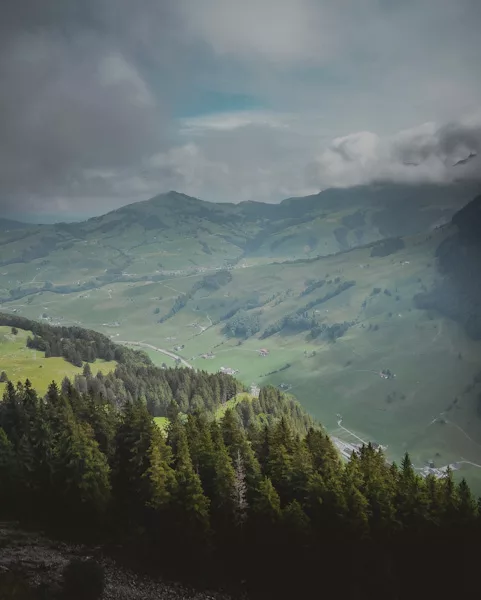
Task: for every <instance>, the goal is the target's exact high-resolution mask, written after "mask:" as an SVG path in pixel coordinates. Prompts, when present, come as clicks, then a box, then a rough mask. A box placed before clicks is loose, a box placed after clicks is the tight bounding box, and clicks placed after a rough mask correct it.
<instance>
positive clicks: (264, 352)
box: [259, 348, 269, 356]
mask: <svg viewBox="0 0 481 600" xmlns="http://www.w3.org/2000/svg"><path fill="white" fill-rule="evenodd" d="M259 356H269V350H268V349H267V348H261V349H260V350H259Z"/></svg>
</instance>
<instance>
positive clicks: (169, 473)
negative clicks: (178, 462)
mask: <svg viewBox="0 0 481 600" xmlns="http://www.w3.org/2000/svg"><path fill="white" fill-rule="evenodd" d="M148 457H149V468H148V469H147V470H146V471H145V473H144V474H143V477H145V478H146V479H147V480H148V484H149V488H150V491H149V494H148V500H147V505H148V506H149V507H151V508H153V509H155V510H157V511H165V510H166V509H167V508H168V507H169V505H170V503H171V498H172V494H175V492H176V489H175V488H176V479H175V472H174V470H173V468H172V466H171V464H172V460H173V457H172V451H171V449H170V447H169V446H167V444H166V443H165V440H164V437H163V435H162V433H161V432H160V430H159V429H158V428H157V429H154V430H153V432H152V439H151V442H150V447H149V450H148Z"/></svg>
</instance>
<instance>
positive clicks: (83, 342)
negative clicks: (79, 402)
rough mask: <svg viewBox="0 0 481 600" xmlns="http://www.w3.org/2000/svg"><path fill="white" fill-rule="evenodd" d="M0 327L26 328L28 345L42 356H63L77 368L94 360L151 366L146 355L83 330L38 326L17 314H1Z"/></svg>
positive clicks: (103, 336)
mask: <svg viewBox="0 0 481 600" xmlns="http://www.w3.org/2000/svg"><path fill="white" fill-rule="evenodd" d="M0 325H6V326H8V327H12V328H19V329H25V330H27V331H31V332H32V336H29V337H28V338H27V346H28V347H29V348H33V349H35V350H40V351H41V352H44V353H45V357H46V358H49V357H51V356H63V357H64V358H65V360H67V361H68V362H70V363H72V364H73V365H75V366H77V367H81V366H82V365H83V363H84V362H89V363H93V362H95V360H96V359H97V358H100V359H103V360H107V361H110V360H116V361H117V362H119V363H121V364H142V365H152V362H151V360H150V358H149V357H148V355H147V354H145V353H144V352H142V351H141V350H133V349H131V348H126V347H125V346H120V345H118V344H114V342H112V340H111V339H110V338H108V337H107V336H106V335H103V334H102V333H99V332H97V331H93V330H91V329H84V328H82V327H65V326H57V327H56V326H53V325H49V324H47V323H39V322H37V321H32V320H31V319H27V318H25V317H20V316H18V315H11V314H7V313H0Z"/></svg>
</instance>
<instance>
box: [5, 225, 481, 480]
mask: <svg viewBox="0 0 481 600" xmlns="http://www.w3.org/2000/svg"><path fill="white" fill-rule="evenodd" d="M450 235H451V230H450V229H449V228H444V229H440V230H436V231H435V232H433V233H432V234H428V235H418V236H414V237H412V238H406V239H405V240H404V247H403V248H400V249H398V250H396V251H394V252H393V253H392V254H388V255H387V256H382V255H381V256H376V254H377V253H378V251H377V250H376V249H378V248H379V246H376V245H374V246H367V247H364V248H358V249H353V250H350V251H347V252H343V253H339V254H336V255H333V256H328V257H321V258H317V259H306V260H300V261H297V262H287V263H286V262H284V263H280V262H279V263H277V264H261V265H257V266H256V265H254V266H250V267H246V268H237V269H234V270H232V271H230V273H231V280H230V281H228V282H226V283H224V284H223V285H220V286H219V287H218V288H217V289H213V288H208V287H205V286H202V287H200V286H199V285H196V284H199V283H200V282H202V280H203V278H204V277H205V275H204V274H198V275H193V276H192V275H189V276H186V275H184V276H178V277H172V278H169V279H168V280H166V281H164V282H153V281H142V282H136V283H123V282H122V283H113V284H111V285H109V286H104V287H103V288H101V289H99V290H91V291H88V292H82V293H71V294H66V295H59V294H55V293H52V292H48V291H45V292H43V294H41V295H35V296H32V300H31V302H30V303H29V304H27V303H25V302H11V303H7V304H6V305H4V309H5V308H9V309H11V310H13V309H15V310H17V311H21V313H22V314H23V315H25V316H29V317H31V318H38V316H39V314H42V313H45V314H46V315H48V317H49V318H50V319H51V320H52V321H53V322H60V321H62V322H66V323H70V322H80V323H81V324H82V325H84V326H86V327H90V328H93V329H97V330H99V331H102V332H103V333H105V334H107V335H110V336H113V339H115V340H118V341H125V340H128V341H141V342H145V343H149V344H151V345H153V346H155V347H159V348H163V349H168V350H170V351H173V352H174V353H176V354H180V355H181V356H183V357H184V358H185V359H187V360H188V361H189V362H190V363H191V364H193V365H194V366H195V367H196V368H201V369H205V370H208V371H217V370H218V369H220V368H221V367H230V368H232V369H234V370H238V371H239V373H238V374H237V377H239V378H240V379H241V380H242V381H243V382H244V383H245V384H247V385H250V384H251V383H256V384H258V385H264V384H266V383H272V384H274V385H282V386H283V387H284V389H288V390H292V393H293V394H295V395H296V397H297V398H298V399H299V400H300V401H301V402H302V404H303V405H304V406H305V407H306V408H307V409H308V410H309V411H310V412H312V413H313V415H314V416H315V417H317V418H319V419H320V420H321V421H322V422H323V423H324V424H325V425H326V426H327V427H328V429H329V431H331V432H333V433H334V434H335V435H336V436H337V437H340V438H342V439H345V440H346V441H356V437H354V436H357V437H358V438H360V439H363V440H374V441H377V442H379V443H382V444H384V445H387V446H388V450H387V452H388V455H389V456H390V457H391V458H393V459H396V460H398V459H399V456H400V455H401V453H402V452H403V451H405V450H409V451H410V452H411V453H412V454H413V457H414V459H415V460H416V463H417V464H418V465H422V464H423V462H424V461H426V460H429V459H433V460H435V462H436V463H437V464H439V465H441V464H447V463H452V462H456V461H462V460H466V461H471V462H473V463H475V464H481V446H480V444H481V419H480V418H479V417H478V415H477V387H474V388H472V389H471V387H470V386H471V384H472V382H473V380H474V378H475V376H476V374H477V373H478V372H479V370H480V365H481V348H480V345H479V344H477V343H476V342H474V341H473V340H471V339H470V338H469V337H468V336H467V335H466V334H465V332H464V330H463V328H462V327H461V326H460V325H458V324H457V323H456V322H453V321H451V320H446V319H445V318H444V317H443V316H441V315H439V314H438V313H435V312H432V313H431V312H429V311H426V310H423V309H419V308H417V307H416V305H415V302H414V300H413V299H414V298H415V297H416V296H417V295H418V294H419V293H423V292H425V291H427V290H429V289H430V288H431V286H432V285H433V284H434V282H435V280H436V278H437V273H436V269H435V262H436V251H437V248H438V247H439V245H440V244H441V243H442V242H443V241H444V240H446V239H448V238H449V237H450ZM373 254H374V256H373ZM381 254H383V253H382V252H381ZM321 282H322V283H321ZM353 282H355V284H353ZM345 284H349V286H348V285H345ZM179 297H185V298H186V302H185V305H184V306H182V307H181V308H180V309H179V310H178V312H176V313H175V314H173V316H170V317H169V314H171V313H172V308H173V307H174V306H175V304H176V301H177V303H178V298H179ZM236 311H237V312H236ZM242 314H243V315H244V320H245V318H247V317H253V320H254V321H255V322H258V327H259V330H258V331H254V332H253V333H252V332H251V333H252V335H251V336H250V337H247V339H245V333H244V334H242V333H241V334H240V335H239V336H238V337H233V336H232V335H231V334H230V333H229V329H228V328H226V324H227V323H230V322H231V320H232V319H235V318H236V316H237V317H239V315H241V316H242ZM293 315H297V316H299V315H300V316H301V317H302V318H303V316H304V315H307V318H306V322H307V324H306V322H303V321H302V319H301V323H300V324H296V322H295V320H294V323H292V322H288V323H287V325H286V326H283V327H282V328H281V329H280V330H279V331H276V332H275V333H273V334H272V335H269V336H267V337H265V334H266V332H269V329H272V328H273V326H275V327H274V329H276V327H279V323H283V322H284V320H285V318H286V317H292V316H293ZM159 320H163V322H162V323H159ZM312 321H314V323H312ZM344 323H347V326H346V327H347V330H346V331H345V332H344V333H343V335H341V337H339V338H337V339H336V340H335V341H333V339H332V336H331V335H330V334H331V332H332V331H333V329H332V327H333V326H335V325H336V324H344ZM323 325H324V326H325V327H326V328H325V329H324V331H321V333H320V334H319V335H317V337H313V333H314V335H315V334H316V332H317V330H318V329H321V330H322V326H323ZM316 327H317V329H316ZM253 329H254V330H255V329H256V327H254V328H253ZM313 330H314V331H313ZM334 331H336V330H335V329H334ZM247 333H248V332H247ZM338 333H339V332H338ZM334 337H335V336H334ZM262 348H265V349H267V350H268V351H269V352H268V355H267V356H261V355H260V354H259V350H260V349H262ZM203 355H206V356H208V357H207V358H203V357H202V356H203ZM150 356H151V358H152V359H153V360H156V361H157V362H158V364H161V363H162V362H167V363H168V364H170V359H168V358H167V357H165V356H164V355H163V354H160V353H156V352H151V354H150ZM384 369H390V370H391V371H392V372H393V373H394V374H395V375H396V377H395V378H394V379H389V380H386V379H383V378H382V377H381V371H382V370H384ZM339 414H341V415H342V418H343V420H342V423H341V426H339V425H338V421H339V417H338V415H339ZM343 428H346V429H343ZM346 430H349V431H350V432H352V434H354V436H353V435H352V434H350V433H348V431H346ZM468 468H472V469H473V470H477V468H476V467H473V466H471V467H469V465H467V464H466V463H465V464H464V470H465V469H468ZM464 470H463V472H464Z"/></svg>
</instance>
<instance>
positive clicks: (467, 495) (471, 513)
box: [457, 477, 478, 526]
mask: <svg viewBox="0 0 481 600" xmlns="http://www.w3.org/2000/svg"><path fill="white" fill-rule="evenodd" d="M457 497H458V520H459V521H460V524H462V525H465V526H467V525H471V524H474V522H475V519H476V517H477V515H478V509H477V506H476V500H475V499H474V497H473V494H472V493H471V490H470V489H469V486H468V484H467V483H466V479H464V477H463V479H462V480H461V481H460V482H459V484H458V486H457Z"/></svg>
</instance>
